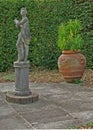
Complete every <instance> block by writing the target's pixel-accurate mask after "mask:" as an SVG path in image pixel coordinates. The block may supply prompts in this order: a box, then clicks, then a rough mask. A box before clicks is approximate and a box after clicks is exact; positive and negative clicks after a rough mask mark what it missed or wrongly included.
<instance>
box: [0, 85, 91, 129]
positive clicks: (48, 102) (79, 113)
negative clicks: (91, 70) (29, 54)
mask: <svg viewBox="0 0 93 130" xmlns="http://www.w3.org/2000/svg"><path fill="white" fill-rule="evenodd" d="M13 86H14V83H0V91H2V92H6V91H7V89H8V91H13V90H14V87H13ZM29 88H31V91H32V92H33V93H39V100H38V102H34V103H31V104H23V105H21V104H16V103H9V102H6V100H5V96H3V95H1V93H0V97H1V99H2V100H0V102H1V103H0V104H1V106H0V128H1V129H5V130H6V129H7V128H8V129H29V128H31V129H68V128H72V127H73V126H79V125H81V124H86V123H87V122H91V121H92V122H93V96H92V95H93V88H89V87H84V86H81V85H79V84H68V83H49V84H48V83H30V84H29ZM2 102H5V103H4V104H3V103H2ZM5 104H6V105H5ZM9 109H10V110H9ZM4 111H5V112H4ZM8 112H9V113H8ZM17 124H18V125H17Z"/></svg>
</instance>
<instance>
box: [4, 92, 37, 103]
mask: <svg viewBox="0 0 93 130" xmlns="http://www.w3.org/2000/svg"><path fill="white" fill-rule="evenodd" d="M38 98H39V96H38V95H37V94H32V93H31V94H30V95H28V96H27V95H26V96H18V95H15V93H13V92H12V93H7V94H6V100H7V101H8V102H12V103H19V104H27V103H33V102H35V101H37V100H38Z"/></svg>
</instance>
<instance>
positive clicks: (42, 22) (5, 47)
mask: <svg viewBox="0 0 93 130" xmlns="http://www.w3.org/2000/svg"><path fill="white" fill-rule="evenodd" d="M21 7H26V8H27V11H28V18H29V21H30V30H31V35H32V39H31V43H30V50H29V60H30V62H31V66H42V67H46V68H48V69H55V68H57V59H58V56H59V55H60V53H61V51H60V50H59V48H58V46H57V38H58V26H59V25H60V23H61V22H67V21H68V20H69V19H75V18H78V19H79V20H80V21H81V23H82V24H83V26H84V29H83V30H82V35H83V37H84V40H85V46H84V47H83V48H82V51H83V53H84V54H85V56H86V57H87V67H89V68H93V66H92V61H93V56H92V52H93V51H92V50H93V47H92V46H93V44H92V40H93V30H92V27H93V12H92V9H93V2H92V0H87V1H86V0H78V2H77V0H0V71H6V70H8V69H9V68H12V67H13V62H14V61H16V59H17V49H16V46H15V44H16V41H17V35H18V32H19V31H20V30H18V29H17V28H16V27H15V24H14V21H13V20H14V18H15V17H17V18H18V19H21V16H20V13H19V12H20V9H21Z"/></svg>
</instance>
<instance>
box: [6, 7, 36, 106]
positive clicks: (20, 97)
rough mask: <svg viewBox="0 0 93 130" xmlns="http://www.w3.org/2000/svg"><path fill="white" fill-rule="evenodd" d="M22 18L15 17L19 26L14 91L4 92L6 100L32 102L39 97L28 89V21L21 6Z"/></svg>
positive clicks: (23, 102)
mask: <svg viewBox="0 0 93 130" xmlns="http://www.w3.org/2000/svg"><path fill="white" fill-rule="evenodd" d="M20 13H21V15H22V20H21V21H19V20H17V19H15V20H14V21H15V23H16V26H17V27H19V28H21V32H20V33H19V34H18V40H17V43H16V47H17V51H18V60H17V61H16V62H14V68H15V91H14V92H8V93H7V94H6V100H7V101H8V102H13V103H20V104H26V103H32V102H34V101H37V100H38V98H39V95H38V94H34V93H32V92H31V90H30V89H29V67H30V64H29V61H27V57H28V51H29V43H30V30H29V21H28V18H27V17H26V13H27V10H26V8H21V12H20Z"/></svg>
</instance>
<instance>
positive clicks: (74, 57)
mask: <svg viewBox="0 0 93 130" xmlns="http://www.w3.org/2000/svg"><path fill="white" fill-rule="evenodd" d="M85 67H86V58H85V56H84V55H83V54H81V53H80V51H62V54H61V56H60V57H59V58H58V68H59V72H61V74H62V75H63V77H64V79H65V81H66V82H73V81H74V80H76V79H81V77H82V76H83V73H84V71H85Z"/></svg>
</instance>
